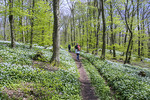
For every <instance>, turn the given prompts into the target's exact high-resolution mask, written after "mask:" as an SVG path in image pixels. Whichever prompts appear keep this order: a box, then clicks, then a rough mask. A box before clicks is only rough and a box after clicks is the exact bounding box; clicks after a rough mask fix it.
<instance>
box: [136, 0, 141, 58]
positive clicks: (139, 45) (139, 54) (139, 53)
mask: <svg viewBox="0 0 150 100" xmlns="http://www.w3.org/2000/svg"><path fill="white" fill-rule="evenodd" d="M137 28H138V57H139V58H140V57H141V41H140V40H141V36H140V25H139V0H137Z"/></svg>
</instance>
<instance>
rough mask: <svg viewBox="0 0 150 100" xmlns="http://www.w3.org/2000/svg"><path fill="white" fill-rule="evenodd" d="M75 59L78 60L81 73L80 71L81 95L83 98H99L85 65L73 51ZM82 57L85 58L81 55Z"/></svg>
mask: <svg viewBox="0 0 150 100" xmlns="http://www.w3.org/2000/svg"><path fill="white" fill-rule="evenodd" d="M71 55H72V57H73V59H74V60H75V62H76V65H77V67H78V70H79V73H80V78H79V80H80V82H81V86H80V87H81V96H82V98H83V100H98V97H97V96H96V95H95V93H94V87H92V85H91V82H90V80H89V78H88V76H87V74H86V72H85V69H84V67H83V66H82V63H81V62H80V61H77V60H76V54H75V53H71ZM80 59H83V58H81V57H80Z"/></svg>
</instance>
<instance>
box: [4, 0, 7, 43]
mask: <svg viewBox="0 0 150 100" xmlns="http://www.w3.org/2000/svg"><path fill="white" fill-rule="evenodd" d="M4 1H5V7H6V6H7V4H6V0H4ZM6 13H7V10H6V8H5V16H4V41H6V40H7V39H6V17H7V15H6Z"/></svg>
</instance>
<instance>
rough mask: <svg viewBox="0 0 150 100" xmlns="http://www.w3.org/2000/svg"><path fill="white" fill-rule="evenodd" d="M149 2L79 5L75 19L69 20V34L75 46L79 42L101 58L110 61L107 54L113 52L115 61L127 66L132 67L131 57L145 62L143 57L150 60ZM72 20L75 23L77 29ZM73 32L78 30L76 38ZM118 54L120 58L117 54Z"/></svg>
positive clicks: (118, 0)
mask: <svg viewBox="0 0 150 100" xmlns="http://www.w3.org/2000/svg"><path fill="white" fill-rule="evenodd" d="M147 2H148V0H144V1H141V0H137V2H134V1H133V0H125V1H122V0H107V1H103V2H102V0H100V1H99V0H87V1H84V2H83V1H80V0H79V1H76V2H74V5H75V6H74V15H75V16H74V17H73V16H70V22H69V24H70V25H71V27H68V34H70V35H69V36H71V38H72V39H74V37H75V38H76V39H77V40H76V41H75V42H79V43H80V44H81V45H82V46H83V47H82V48H83V49H84V50H85V51H86V52H91V53H93V54H99V55H101V57H102V58H105V57H107V56H108V55H107V54H106V55H105V53H104V52H107V53H109V52H108V50H110V54H111V55H112V57H111V58H112V59H113V58H115V59H118V58H117V57H118V56H119V57H122V59H124V63H130V62H131V60H132V55H138V57H139V58H140V59H141V60H142V57H148V56H147V54H148V52H149V51H150V50H148V48H149V46H148V41H149V39H148V38H146V37H147V36H148V29H149V28H148V27H149V21H148V19H150V16H149V14H148V13H149V11H150V8H149V6H148V5H146V3H147ZM102 3H104V7H102ZM103 9H105V10H104V11H105V13H103ZM103 14H104V15H105V16H103ZM68 18H69V17H68ZM73 19H75V21H76V22H75V24H74V25H73V24H72V23H73ZM104 21H105V23H104ZM73 30H76V31H75V34H76V35H75V34H74V33H73V32H74V31H73ZM104 32H105V34H104ZM61 39H62V41H63V38H61ZM101 50H102V51H101ZM104 50H105V51H104ZM118 51H119V52H120V54H119V55H118V54H117V53H116V52H118Z"/></svg>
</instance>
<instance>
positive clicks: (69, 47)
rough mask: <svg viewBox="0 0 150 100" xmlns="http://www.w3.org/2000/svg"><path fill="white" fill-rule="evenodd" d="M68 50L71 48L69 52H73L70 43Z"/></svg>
mask: <svg viewBox="0 0 150 100" xmlns="http://www.w3.org/2000/svg"><path fill="white" fill-rule="evenodd" d="M68 50H69V52H71V45H70V44H69V45H68Z"/></svg>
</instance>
